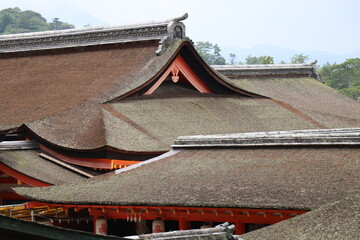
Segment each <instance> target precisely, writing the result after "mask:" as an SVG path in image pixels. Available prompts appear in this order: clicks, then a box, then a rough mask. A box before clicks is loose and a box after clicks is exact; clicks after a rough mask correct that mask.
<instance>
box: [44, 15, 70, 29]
mask: <svg viewBox="0 0 360 240" xmlns="http://www.w3.org/2000/svg"><path fill="white" fill-rule="evenodd" d="M49 25H50V29H52V30H61V29H71V28H75V26H74V25H72V24H69V23H66V22H62V21H60V19H59V18H53V21H52V22H51V23H49Z"/></svg>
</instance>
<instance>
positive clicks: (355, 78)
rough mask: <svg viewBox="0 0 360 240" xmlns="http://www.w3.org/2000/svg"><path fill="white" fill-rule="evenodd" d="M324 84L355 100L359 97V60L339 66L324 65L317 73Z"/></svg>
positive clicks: (349, 60)
mask: <svg viewBox="0 0 360 240" xmlns="http://www.w3.org/2000/svg"><path fill="white" fill-rule="evenodd" d="M319 73H320V74H321V77H322V79H324V81H325V83H326V84H327V85H328V86H330V87H332V88H335V89H337V90H339V92H341V93H342V94H344V95H346V96H348V97H351V98H353V99H355V100H357V99H358V97H360V58H350V59H347V60H346V61H345V62H343V63H340V64H336V63H334V64H330V63H326V64H325V65H324V66H323V67H322V68H321V69H320V71H319Z"/></svg>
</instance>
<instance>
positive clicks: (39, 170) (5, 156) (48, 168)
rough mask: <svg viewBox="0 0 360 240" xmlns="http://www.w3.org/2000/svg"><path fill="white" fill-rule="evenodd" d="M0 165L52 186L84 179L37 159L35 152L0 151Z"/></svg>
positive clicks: (39, 158)
mask: <svg viewBox="0 0 360 240" xmlns="http://www.w3.org/2000/svg"><path fill="white" fill-rule="evenodd" d="M0 163H2V164H5V165H6V166H8V167H10V168H12V169H14V170H15V171H17V172H20V173H22V174H25V175H27V176H29V177H31V178H35V179H37V180H40V181H42V182H46V183H49V184H54V185H58V184H63V183H73V182H77V181H80V180H84V179H86V178H85V177H83V176H82V175H80V174H77V173H74V172H72V171H70V170H68V169H64V168H62V167H61V166H59V165H57V164H55V163H53V162H50V161H47V160H45V159H43V158H41V157H39V155H38V153H37V152H36V151H35V150H16V151H0Z"/></svg>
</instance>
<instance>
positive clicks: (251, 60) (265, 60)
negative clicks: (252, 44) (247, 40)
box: [245, 55, 274, 64]
mask: <svg viewBox="0 0 360 240" xmlns="http://www.w3.org/2000/svg"><path fill="white" fill-rule="evenodd" d="M245 61H246V64H274V58H273V57H270V56H260V57H253V56H251V55H249V56H247V58H245Z"/></svg>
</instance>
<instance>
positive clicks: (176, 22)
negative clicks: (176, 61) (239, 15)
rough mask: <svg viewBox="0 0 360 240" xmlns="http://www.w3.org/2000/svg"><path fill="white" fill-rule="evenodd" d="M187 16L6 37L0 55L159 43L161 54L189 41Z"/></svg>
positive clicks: (2, 38) (4, 36)
mask: <svg viewBox="0 0 360 240" xmlns="http://www.w3.org/2000/svg"><path fill="white" fill-rule="evenodd" d="M187 17H188V14H187V13H186V14H184V15H183V16H180V17H178V18H172V19H168V20H165V21H161V22H145V23H139V24H134V25H123V26H104V27H86V28H80V29H67V30H55V31H43V32H32V33H20V34H10V35H2V36H0V53H11V52H24V51H35V50H44V49H60V48H61V49H63V48H71V47H84V46H94V45H104V44H114V43H127V42H138V41H149V40H157V41H158V45H159V46H158V49H157V50H156V52H157V53H158V54H160V53H161V52H162V51H163V47H164V45H165V44H167V42H169V41H172V40H173V39H175V38H180V39H183V38H185V25H184V24H183V23H182V22H180V21H182V20H185V19H186V18H187Z"/></svg>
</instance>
